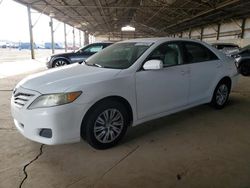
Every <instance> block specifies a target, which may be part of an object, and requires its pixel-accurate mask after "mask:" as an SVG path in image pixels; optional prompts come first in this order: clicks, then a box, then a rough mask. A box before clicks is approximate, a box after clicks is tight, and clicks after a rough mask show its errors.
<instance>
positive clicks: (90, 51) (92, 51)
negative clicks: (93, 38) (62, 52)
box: [84, 45, 103, 53]
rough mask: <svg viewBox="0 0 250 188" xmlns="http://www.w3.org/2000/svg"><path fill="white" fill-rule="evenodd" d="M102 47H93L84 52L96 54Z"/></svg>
mask: <svg viewBox="0 0 250 188" xmlns="http://www.w3.org/2000/svg"><path fill="white" fill-rule="evenodd" d="M102 48H103V45H93V46H90V47H88V48H86V49H85V50H84V52H89V53H96V52H99V51H100V50H102Z"/></svg>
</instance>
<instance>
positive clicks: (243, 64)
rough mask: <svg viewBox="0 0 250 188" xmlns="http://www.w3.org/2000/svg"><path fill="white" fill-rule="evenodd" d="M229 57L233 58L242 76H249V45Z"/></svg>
mask: <svg viewBox="0 0 250 188" xmlns="http://www.w3.org/2000/svg"><path fill="white" fill-rule="evenodd" d="M231 56H232V57H234V58H235V60H236V62H237V65H238V69H239V72H240V73H241V74H242V75H243V76H250V45H248V46H245V47H244V48H242V49H240V51H239V52H238V53H234V54H232V55H231Z"/></svg>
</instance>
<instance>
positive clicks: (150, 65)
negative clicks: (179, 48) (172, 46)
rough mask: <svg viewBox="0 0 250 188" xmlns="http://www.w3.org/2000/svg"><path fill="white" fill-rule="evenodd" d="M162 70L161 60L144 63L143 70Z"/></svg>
mask: <svg viewBox="0 0 250 188" xmlns="http://www.w3.org/2000/svg"><path fill="white" fill-rule="evenodd" d="M162 68H163V63H162V61H161V60H157V59H152V60H149V61H146V63H144V65H143V69H144V70H160V69H162Z"/></svg>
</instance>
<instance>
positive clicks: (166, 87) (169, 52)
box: [136, 42, 189, 119]
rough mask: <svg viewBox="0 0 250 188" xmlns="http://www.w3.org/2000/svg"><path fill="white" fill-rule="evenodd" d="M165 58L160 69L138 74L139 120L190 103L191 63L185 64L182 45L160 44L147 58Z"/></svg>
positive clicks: (143, 71) (142, 71)
mask: <svg viewBox="0 0 250 188" xmlns="http://www.w3.org/2000/svg"><path fill="white" fill-rule="evenodd" d="M151 59H159V60H162V62H163V65H164V68H163V69H161V70H141V71H138V72H137V73H136V93H137V115H138V118H139V119H143V118H145V117H146V116H152V115H156V114H160V113H162V112H167V111H169V110H174V109H177V108H178V107H181V106H185V105H186V104H187V97H188V88H189V65H188V64H183V61H182V50H181V48H180V46H179V44H178V43H177V42H176V43H165V44H162V45H160V46H159V47H157V48H156V49H155V50H154V51H153V52H152V53H151V54H150V55H149V57H148V58H147V60H151Z"/></svg>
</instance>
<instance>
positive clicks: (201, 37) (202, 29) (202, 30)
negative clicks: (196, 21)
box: [200, 27, 204, 41]
mask: <svg viewBox="0 0 250 188" xmlns="http://www.w3.org/2000/svg"><path fill="white" fill-rule="evenodd" d="M203 32H204V28H203V27H201V36H200V39H201V41H202V39H203Z"/></svg>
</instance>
